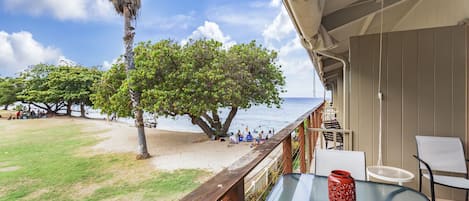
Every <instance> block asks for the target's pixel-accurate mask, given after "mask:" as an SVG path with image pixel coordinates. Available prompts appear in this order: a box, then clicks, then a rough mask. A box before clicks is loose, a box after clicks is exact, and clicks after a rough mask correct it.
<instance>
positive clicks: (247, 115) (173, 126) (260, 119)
mask: <svg viewBox="0 0 469 201" xmlns="http://www.w3.org/2000/svg"><path fill="white" fill-rule="evenodd" d="M322 101H323V98H283V103H282V104H281V106H280V108H276V107H271V108H269V107H267V106H265V105H258V106H255V105H253V106H252V107H251V108H249V109H241V110H238V112H237V114H236V116H235V118H234V119H233V122H232V123H231V126H230V129H229V131H228V132H233V133H235V132H237V131H238V130H241V131H242V132H244V131H245V129H246V127H247V128H248V129H249V130H250V131H254V130H257V131H261V130H264V132H267V131H268V130H274V131H278V130H280V129H282V128H284V127H285V126H287V125H288V124H290V123H291V122H293V121H295V120H296V119H297V118H298V117H299V116H301V115H303V114H304V113H305V112H307V111H308V110H310V109H312V108H313V107H315V106H317V105H318V104H320V103H321V102H322ZM228 112H229V110H228V109H221V110H220V111H219V113H220V117H221V120H222V121H224V120H225V118H226V116H227V114H228ZM98 114H99V113H98ZM89 115H90V116H91V115H93V116H94V115H96V113H94V114H92V113H91V112H89ZM98 116H99V117H102V118H104V117H105V115H101V114H99V115H98ZM145 116H146V117H147V118H151V116H150V115H149V114H146V115H145ZM118 121H119V122H125V123H129V124H133V122H134V120H133V119H132V118H118ZM156 128H158V129H162V130H169V131H180V132H197V133H199V132H202V130H201V129H200V128H199V127H198V126H197V125H193V124H192V123H191V119H190V118H189V117H188V116H177V117H158V118H157V126H156Z"/></svg>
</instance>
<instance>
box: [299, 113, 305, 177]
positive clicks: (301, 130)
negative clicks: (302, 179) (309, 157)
mask: <svg viewBox="0 0 469 201" xmlns="http://www.w3.org/2000/svg"><path fill="white" fill-rule="evenodd" d="M298 131H299V132H298V141H299V144H300V152H299V153H300V172H301V173H303V174H304V173H306V160H305V156H306V154H305V150H306V149H305V123H304V122H301V124H300V125H299V126H298Z"/></svg>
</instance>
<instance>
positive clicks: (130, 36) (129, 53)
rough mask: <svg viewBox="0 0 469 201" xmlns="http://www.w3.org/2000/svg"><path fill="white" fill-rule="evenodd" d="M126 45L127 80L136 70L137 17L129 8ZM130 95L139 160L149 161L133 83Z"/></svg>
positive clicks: (126, 12) (125, 29) (141, 114)
mask: <svg viewBox="0 0 469 201" xmlns="http://www.w3.org/2000/svg"><path fill="white" fill-rule="evenodd" d="M123 11H124V20H125V22H124V44H125V64H126V66H125V67H126V71H127V72H126V73H127V78H128V77H129V76H130V72H131V71H132V70H134V69H135V64H134V52H133V42H134V35H135V33H134V31H133V30H134V27H133V26H132V21H133V20H134V19H135V16H132V15H131V13H130V10H129V7H128V6H127V5H126V6H124V10H123ZM129 93H130V99H131V101H132V107H133V108H132V109H133V112H134V116H135V120H136V126H137V131H138V151H139V153H138V155H137V159H138V160H139V159H147V158H150V154H149V153H148V149H147V142H146V137H145V129H144V124H143V110H142V109H141V108H140V92H138V91H134V90H133V83H130V84H129Z"/></svg>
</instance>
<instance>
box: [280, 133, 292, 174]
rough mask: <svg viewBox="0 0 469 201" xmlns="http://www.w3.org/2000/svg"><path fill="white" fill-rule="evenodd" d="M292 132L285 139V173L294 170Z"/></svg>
mask: <svg viewBox="0 0 469 201" xmlns="http://www.w3.org/2000/svg"><path fill="white" fill-rule="evenodd" d="M291 151H292V145H291V133H290V134H288V136H287V137H286V138H285V140H283V159H282V161H283V174H289V173H292V172H293V165H292V152H291Z"/></svg>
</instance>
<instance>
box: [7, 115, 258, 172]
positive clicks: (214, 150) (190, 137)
mask: <svg viewBox="0 0 469 201" xmlns="http://www.w3.org/2000/svg"><path fill="white" fill-rule="evenodd" d="M1 112H2V113H3V114H5V113H6V111H1ZM4 117H5V116H4ZM0 121H2V122H3V123H7V122H8V120H6V118H1V119H0ZM14 121H18V120H14ZM21 121H24V123H22V124H14V125H9V129H14V128H13V127H15V126H19V125H23V126H25V125H26V124H27V127H29V128H31V127H34V128H47V127H49V126H53V125H67V124H69V125H76V124H79V125H82V126H83V127H82V128H83V130H82V131H83V132H89V133H92V134H95V135H96V137H97V138H98V139H100V142H98V143H97V144H96V145H95V146H93V147H85V148H83V149H82V150H79V151H78V152H80V154H86V155H88V154H89V155H95V154H103V153H124V152H132V153H137V129H136V128H135V127H133V126H130V125H128V124H125V123H118V122H107V121H104V120H89V119H83V118H69V117H56V118H48V119H40V120H21ZM0 123H1V122H0ZM145 132H146V136H147V145H148V151H149V153H150V154H151V155H152V158H150V159H149V162H150V163H151V164H152V165H153V166H154V168H155V169H159V170H165V171H172V170H177V169H203V170H207V171H210V172H213V173H217V172H219V171H221V170H222V169H223V168H225V167H228V166H230V165H231V164H232V163H234V162H235V161H236V160H238V159H239V158H240V157H242V156H243V155H245V154H247V153H248V152H250V151H251V150H252V148H250V144H249V143H240V144H235V145H233V144H229V143H228V142H220V141H211V140H209V139H208V137H207V135H205V134H203V133H191V132H175V131H167V130H160V129H155V128H145ZM3 137H8V136H3ZM2 168H3V167H2ZM8 170H9V169H8ZM2 171H7V170H5V169H2Z"/></svg>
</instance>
